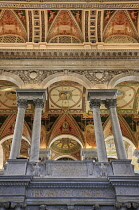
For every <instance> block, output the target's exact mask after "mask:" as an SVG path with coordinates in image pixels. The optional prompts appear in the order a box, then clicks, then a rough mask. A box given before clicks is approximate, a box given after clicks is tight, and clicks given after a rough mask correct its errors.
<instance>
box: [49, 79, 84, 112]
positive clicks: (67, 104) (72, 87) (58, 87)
mask: <svg viewBox="0 0 139 210" xmlns="http://www.w3.org/2000/svg"><path fill="white" fill-rule="evenodd" d="M84 92H85V89H84V88H83V86H82V85H79V84H77V83H71V82H68V81H63V82H59V83H55V84H53V85H51V86H50V87H49V88H48V95H49V100H48V110H49V112H59V110H60V112H61V109H62V110H70V111H71V110H72V112H73V111H75V112H82V111H83V110H84V102H85V97H84V95H83V94H84Z"/></svg>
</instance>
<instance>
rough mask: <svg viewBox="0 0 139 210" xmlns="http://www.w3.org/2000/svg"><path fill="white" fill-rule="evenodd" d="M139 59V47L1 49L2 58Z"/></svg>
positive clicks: (0, 56) (0, 55) (0, 57)
mask: <svg viewBox="0 0 139 210" xmlns="http://www.w3.org/2000/svg"><path fill="white" fill-rule="evenodd" d="M19 58H20V59H91V60H93V59H100V60H101V59H139V50H138V49H136V50H135V49H134V50H132V49H120V50H119V49H95V50H94V49H93V50H92V49H88V50H84V49H79V50H76V49H69V50H63V49H48V50H47V49H36V50H34V49H0V59H19Z"/></svg>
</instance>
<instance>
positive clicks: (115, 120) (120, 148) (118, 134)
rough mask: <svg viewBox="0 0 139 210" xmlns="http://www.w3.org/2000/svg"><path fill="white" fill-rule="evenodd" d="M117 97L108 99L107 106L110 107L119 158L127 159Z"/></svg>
mask: <svg viewBox="0 0 139 210" xmlns="http://www.w3.org/2000/svg"><path fill="white" fill-rule="evenodd" d="M116 102H117V100H116V99H106V101H105V106H106V108H108V109H109V112H110V118H111V124H112V131H113V136H114V142H115V147H116V152H117V156H118V159H127V157H126V151H125V146H124V142H123V137H122V132H121V128H120V124H119V120H118V116H117V111H116Z"/></svg>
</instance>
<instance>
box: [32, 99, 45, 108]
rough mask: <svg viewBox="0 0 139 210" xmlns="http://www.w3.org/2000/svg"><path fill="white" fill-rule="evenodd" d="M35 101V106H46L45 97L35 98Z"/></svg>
mask: <svg viewBox="0 0 139 210" xmlns="http://www.w3.org/2000/svg"><path fill="white" fill-rule="evenodd" d="M33 103H34V105H35V108H42V109H43V107H44V101H43V99H39V98H37V99H34V100H33Z"/></svg>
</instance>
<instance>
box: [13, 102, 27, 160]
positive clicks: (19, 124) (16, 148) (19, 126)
mask: <svg viewBox="0 0 139 210" xmlns="http://www.w3.org/2000/svg"><path fill="white" fill-rule="evenodd" d="M17 105H18V112H17V117H16V123H15V128H14V135H13V140H12V147H11V152H10V159H16V158H17V157H18V156H19V154H20V147H21V140H22V131H23V125H24V117H25V110H26V108H27V101H26V100H24V99H20V100H18V102H17Z"/></svg>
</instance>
